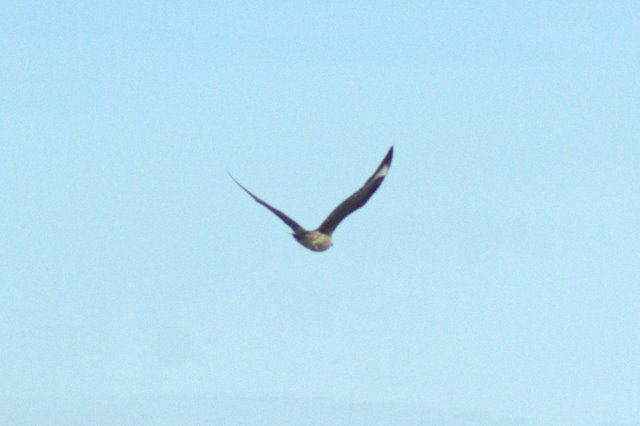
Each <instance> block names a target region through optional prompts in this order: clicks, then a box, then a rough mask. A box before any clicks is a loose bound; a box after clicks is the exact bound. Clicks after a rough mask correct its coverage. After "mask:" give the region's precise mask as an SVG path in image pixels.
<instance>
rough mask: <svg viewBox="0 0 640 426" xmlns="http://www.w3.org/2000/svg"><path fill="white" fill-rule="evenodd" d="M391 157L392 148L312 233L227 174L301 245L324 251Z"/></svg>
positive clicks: (377, 184) (380, 177)
mask: <svg viewBox="0 0 640 426" xmlns="http://www.w3.org/2000/svg"><path fill="white" fill-rule="evenodd" d="M392 157H393V147H391V148H390V149H389V152H387V155H386V156H385V157H384V159H383V160H382V162H381V163H380V165H379V166H378V168H377V169H376V171H375V172H374V173H373V175H371V177H370V178H369V179H367V181H366V182H365V184H364V185H363V186H362V188H360V189H359V190H358V191H356V192H355V193H354V194H353V195H351V196H350V197H349V198H347V199H346V200H344V201H343V202H342V203H340V205H339V206H338V207H336V208H335V209H334V210H333V211H332V212H331V213H330V214H329V216H327V218H326V219H325V220H324V222H322V224H321V225H320V226H319V227H318V229H315V230H313V231H307V230H306V229H304V228H303V227H301V226H300V225H299V224H298V223H297V222H296V221H295V220H293V219H291V218H290V217H289V216H287V215H286V214H284V213H283V212H281V211H280V210H278V209H276V208H275V207H273V206H271V205H269V204H267V203H266V202H265V201H263V200H261V199H260V198H258V197H257V196H256V195H254V194H253V193H251V191H249V190H248V189H247V188H245V187H244V186H242V185H241V184H240V182H238V181H237V180H236V179H235V178H234V177H233V176H231V174H229V176H231V179H233V181H234V182H235V183H236V184H237V185H238V186H239V187H240V188H242V189H243V190H244V191H245V192H246V193H247V194H249V195H250V196H251V197H252V198H253V199H254V200H255V201H256V202H258V203H259V204H262V205H263V206H264V207H266V208H268V209H269V210H271V212H272V213H273V214H275V215H276V216H278V217H279V218H280V219H281V220H282V221H283V222H284V223H286V224H287V225H288V226H289V227H290V228H291V229H292V230H293V237H294V238H295V239H296V241H298V242H299V243H300V244H301V245H303V246H304V247H306V248H308V249H309V250H312V251H325V250H327V249H329V248H330V247H331V246H332V245H333V242H332V240H331V236H332V235H333V231H335V229H336V227H337V226H338V225H339V224H340V222H342V220H343V219H344V218H345V217H347V216H348V215H349V214H351V213H353V212H354V211H355V210H357V209H359V208H360V207H362V206H364V205H365V204H366V202H367V201H368V200H369V198H371V196H372V195H373V193H374V192H376V191H377V190H378V188H379V187H380V185H381V184H382V181H383V180H384V178H385V176H386V175H387V173H388V172H389V167H390V166H391V159H392Z"/></svg>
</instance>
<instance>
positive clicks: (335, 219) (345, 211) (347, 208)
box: [318, 147, 393, 235]
mask: <svg viewBox="0 0 640 426" xmlns="http://www.w3.org/2000/svg"><path fill="white" fill-rule="evenodd" d="M392 157H393V147H391V148H390V149H389V152H387V155H386V156H385V157H384V160H382V163H380V165H379V166H378V168H377V169H376V171H375V172H373V174H372V175H371V177H370V178H369V179H368V180H367V181H366V182H365V183H364V185H363V187H362V188H360V189H359V190H358V191H356V193H354V194H353V195H352V196H351V197H349V198H347V199H346V200H344V201H343V202H342V203H341V204H340V205H339V206H338V207H336V208H335V209H334V210H333V211H332V212H331V214H329V216H328V217H327V218H326V219H325V220H324V222H322V225H320V228H318V231H320V232H322V233H324V234H327V235H331V234H332V233H333V231H334V230H335V229H336V227H337V226H338V225H339V224H340V222H342V220H343V219H344V218H345V217H347V216H348V215H349V214H351V213H353V212H354V211H355V210H357V209H359V208H360V207H362V206H364V205H365V203H366V202H367V201H368V200H369V198H371V196H372V195H373V193H374V192H376V191H377V190H378V188H379V187H380V185H381V184H382V181H383V180H384V177H385V176H386V175H387V172H388V171H389V168H390V167H391V158H392Z"/></svg>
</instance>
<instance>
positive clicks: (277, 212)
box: [227, 171, 304, 234]
mask: <svg viewBox="0 0 640 426" xmlns="http://www.w3.org/2000/svg"><path fill="white" fill-rule="evenodd" d="M227 173H228V174H229V176H230V177H231V179H233V181H234V182H235V183H236V184H237V185H238V186H239V187H240V188H242V189H244V191H245V192H246V193H247V194H249V195H251V197H252V198H253V199H254V200H256V201H257V202H258V203H259V204H262V205H263V206H265V207H266V208H268V209H269V210H271V211H272V212H273V214H275V215H276V216H278V217H279V218H280V219H282V221H283V222H284V223H286V224H287V225H289V227H290V228H291V229H293V232H295V233H296V234H298V233H300V232H304V229H303V228H302V226H300V225H298V223H297V222H296V221H295V220H293V219H291V218H290V217H289V216H287V215H286V214H284V213H282V212H281V211H280V210H278V209H276V208H275V207H271V206H270V205H269V204H267V203H265V202H264V201H262V200H261V199H260V198H258V197H256V196H255V195H253V194H252V193H251V191H249V190H248V189H247V188H245V187H244V186H242V185H241V184H240V182H238V181H237V180H236V179H235V178H234V177H233V176H231V173H229V171H227Z"/></svg>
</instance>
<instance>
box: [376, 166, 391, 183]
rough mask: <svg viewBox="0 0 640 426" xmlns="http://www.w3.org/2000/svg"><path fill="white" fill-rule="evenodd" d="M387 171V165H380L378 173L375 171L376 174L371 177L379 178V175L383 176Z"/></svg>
mask: <svg viewBox="0 0 640 426" xmlns="http://www.w3.org/2000/svg"><path fill="white" fill-rule="evenodd" d="M388 171H389V166H387V165H386V164H385V165H384V167H382V168H381V169H380V171H379V172H378V173H376V175H375V176H374V177H373V179H378V178H381V177H385V176H386V175H387V172H388Z"/></svg>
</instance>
